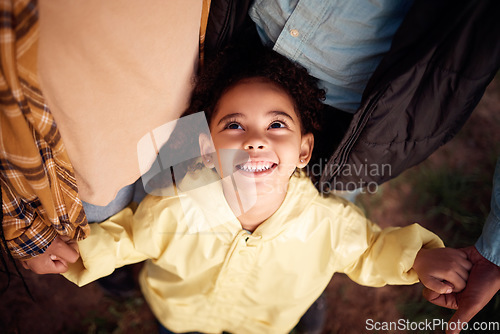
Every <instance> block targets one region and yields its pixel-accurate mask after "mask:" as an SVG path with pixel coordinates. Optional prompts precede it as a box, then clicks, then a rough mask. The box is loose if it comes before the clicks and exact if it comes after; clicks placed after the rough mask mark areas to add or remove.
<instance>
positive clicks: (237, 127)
mask: <svg viewBox="0 0 500 334" xmlns="http://www.w3.org/2000/svg"><path fill="white" fill-rule="evenodd" d="M225 128H226V129H230V130H240V129H241V130H242V129H243V128H242V127H241V125H239V124H238V123H235V122H232V123H229V124H227V125H226V126H225Z"/></svg>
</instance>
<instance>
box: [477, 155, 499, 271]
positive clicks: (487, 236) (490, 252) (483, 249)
mask: <svg viewBox="0 0 500 334" xmlns="http://www.w3.org/2000/svg"><path fill="white" fill-rule="evenodd" d="M476 248H477V250H478V251H479V253H481V255H482V256H484V257H485V258H486V259H488V260H489V261H491V262H493V263H495V264H496V265H497V266H500V159H498V161H497V166H496V168H495V176H493V190H492V194H491V211H490V214H489V215H488V218H487V219H486V223H485V225H484V228H483V234H482V235H481V236H480V237H479V239H478V241H477V242H476Z"/></svg>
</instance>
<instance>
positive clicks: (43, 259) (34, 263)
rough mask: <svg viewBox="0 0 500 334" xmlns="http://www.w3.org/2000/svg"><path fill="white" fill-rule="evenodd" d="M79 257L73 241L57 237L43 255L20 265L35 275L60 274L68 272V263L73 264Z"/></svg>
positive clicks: (64, 237) (76, 246)
mask: <svg viewBox="0 0 500 334" xmlns="http://www.w3.org/2000/svg"><path fill="white" fill-rule="evenodd" d="M79 257H80V254H79V253H78V245H77V243H76V241H75V240H73V239H70V238H68V237H66V236H57V237H56V238H55V239H54V241H52V243H51V244H50V246H49V247H47V249H46V250H45V252H44V253H43V254H40V255H38V256H36V257H34V258H31V259H29V260H26V261H22V262H21V263H22V265H23V267H24V268H25V269H29V270H31V271H33V272H34V273H36V274H60V273H64V272H66V271H67V270H68V263H75V262H76V260H78V258H79Z"/></svg>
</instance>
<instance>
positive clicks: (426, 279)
mask: <svg viewBox="0 0 500 334" xmlns="http://www.w3.org/2000/svg"><path fill="white" fill-rule="evenodd" d="M471 268H472V263H471V262H470V261H469V260H468V259H467V254H466V253H465V252H463V251H462V250H459V249H454V248H434V249H424V248H422V249H421V250H420V251H419V252H418V254H417V257H416V258H415V262H414V263H413V269H415V271H416V272H417V275H418V278H419V279H420V281H421V282H422V284H423V285H425V286H426V287H427V288H428V289H430V290H432V291H435V292H437V293H440V294H448V293H452V292H459V291H462V290H463V289H464V288H465V285H466V283H467V278H468V277H469V270H470V269H471Z"/></svg>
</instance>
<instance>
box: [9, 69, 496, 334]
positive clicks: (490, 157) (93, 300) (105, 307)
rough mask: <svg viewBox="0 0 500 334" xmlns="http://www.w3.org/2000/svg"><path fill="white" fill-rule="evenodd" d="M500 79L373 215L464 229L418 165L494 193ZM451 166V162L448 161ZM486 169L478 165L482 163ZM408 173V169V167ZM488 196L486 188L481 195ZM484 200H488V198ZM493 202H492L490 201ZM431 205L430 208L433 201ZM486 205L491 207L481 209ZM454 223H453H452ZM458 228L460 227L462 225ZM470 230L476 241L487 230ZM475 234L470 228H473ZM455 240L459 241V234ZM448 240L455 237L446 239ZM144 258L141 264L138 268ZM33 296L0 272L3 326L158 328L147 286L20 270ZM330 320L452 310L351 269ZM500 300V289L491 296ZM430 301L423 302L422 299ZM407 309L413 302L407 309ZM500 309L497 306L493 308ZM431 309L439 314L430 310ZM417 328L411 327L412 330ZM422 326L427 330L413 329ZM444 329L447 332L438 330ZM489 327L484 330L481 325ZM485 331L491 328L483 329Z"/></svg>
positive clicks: (370, 203)
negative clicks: (122, 293) (447, 219)
mask: <svg viewBox="0 0 500 334" xmlns="http://www.w3.org/2000/svg"><path fill="white" fill-rule="evenodd" d="M499 129H500V80H499V78H496V79H495V80H494V81H493V82H492V84H491V85H490V86H489V87H488V89H487V91H486V93H485V95H484V97H483V99H482V100H481V103H480V105H479V106H478V107H477V108H476V110H475V112H474V113H473V116H472V117H471V119H470V120H469V121H468V122H467V124H466V126H465V127H464V129H462V131H461V132H460V133H459V134H458V135H457V136H456V137H455V138H454V139H453V140H452V141H451V142H450V143H448V144H447V145H445V146H443V147H442V148H441V149H439V150H438V151H437V152H435V153H434V154H433V155H432V156H431V157H430V158H429V159H428V160H427V161H426V162H425V165H423V166H421V165H419V166H418V167H416V168H412V169H410V170H409V171H408V172H405V173H404V174H403V175H401V176H400V177H398V178H396V179H395V180H393V181H391V182H389V183H387V184H385V185H383V186H382V187H381V189H380V190H379V192H378V193H377V194H374V195H369V196H362V197H361V198H360V199H359V201H360V204H361V205H362V206H363V207H364V208H365V210H366V212H367V214H368V216H369V217H370V218H371V219H372V220H374V221H376V222H378V223H379V224H380V225H382V226H383V227H386V226H403V225H408V224H410V223H412V222H414V221H419V222H420V223H422V224H423V225H424V226H426V227H427V228H429V229H431V230H433V231H435V232H437V233H438V234H440V235H441V236H442V237H443V239H444V240H445V242H447V240H448V239H449V240H452V237H453V236H454V235H456V233H458V232H457V228H456V227H452V228H449V226H450V225H449V224H448V225H446V226H448V227H446V226H444V225H445V224H444V223H443V222H442V219H443V218H442V217H440V216H436V217H432V218H431V219H429V215H428V213H429V212H424V211H429V210H427V209H426V210H422V208H421V207H418V206H417V205H416V204H415V203H416V202H417V199H415V196H418V194H417V195H416V191H415V189H416V188H415V186H414V185H412V183H411V182H407V181H408V180H412V178H413V179H414V178H415V177H416V176H415V175H416V174H415V173H417V174H418V173H419V170H424V169H425V168H427V170H433V169H438V168H445V169H446V168H448V169H449V170H450V171H452V170H455V169H457V168H458V169H463V170H471V169H474V170H478V171H479V172H478V173H480V175H481V176H482V178H481V179H482V180H484V181H483V183H481V185H480V186H478V187H477V188H476V189H468V191H477V192H480V193H481V194H488V193H489V192H491V188H490V187H491V185H490V182H489V181H487V180H491V176H492V173H493V167H494V162H495V154H496V155H499V153H500V145H499V143H500V131H499ZM443 166H444V167H443ZM478 168H479V169H478ZM407 173H408V174H407ZM482 196H483V195H482ZM484 202H488V199H485V200H484ZM485 207H486V209H487V207H488V205H487V203H485ZM428 209H429V208H428ZM482 210H483V211H484V210H485V209H484V208H482ZM452 226H453V225H452ZM458 229H459V228H458ZM474 231H475V232H471V233H469V232H464V233H465V234H464V235H466V236H467V238H465V237H464V238H462V239H460V238H459V239H460V240H458V242H459V243H460V242H463V243H465V244H464V245H462V246H466V245H467V242H470V241H469V240H475V239H476V238H477V237H478V236H479V233H480V229H477V228H476V229H475V230H474ZM467 233H468V234H467ZM455 241H456V240H455ZM447 243H448V242H447ZM139 268H140V265H138V266H134V270H135V272H137V271H138V270H139ZM19 270H20V272H21V273H22V275H23V276H24V278H25V280H26V283H27V285H28V287H29V289H30V291H31V293H32V295H33V298H34V300H32V299H31V298H30V297H29V296H28V294H27V293H26V291H25V289H24V286H23V284H22V281H21V279H19V277H17V274H16V273H15V270H14V268H13V267H12V265H10V271H11V273H12V277H11V280H10V285H9V286H8V287H7V276H6V275H5V274H3V273H0V289H3V288H5V287H6V288H7V290H6V291H5V292H4V293H3V294H1V295H0V333H9V334H10V333H19V334H27V333H39V334H44V333H89V334H90V333H155V331H156V322H155V319H154V317H153V315H152V314H151V312H150V310H149V308H148V306H147V304H146V303H145V302H144V300H143V299H142V297H141V296H140V293H139V292H138V291H137V294H136V295H135V296H133V297H131V298H127V299H124V300H120V301H117V300H114V299H112V298H110V297H107V296H106V295H105V294H103V292H102V290H101V289H100V288H99V286H98V285H97V284H96V283H92V284H89V285H87V286H85V287H83V288H78V287H76V286H75V285H73V284H72V283H70V282H68V281H66V280H65V279H64V278H63V277H62V276H59V275H44V276H38V275H34V274H32V273H31V272H29V271H26V270H24V269H22V268H20V269H19ZM326 293H327V297H328V307H327V312H328V319H327V321H326V324H325V329H324V333H342V334H343V333H346V334H350V333H356V334H359V333H404V332H405V331H384V330H382V331H368V330H367V329H366V324H367V321H369V319H372V320H373V321H385V322H391V321H392V322H397V321H398V320H400V319H405V318H406V317H408V316H409V315H408V314H410V315H411V316H412V317H417V318H413V319H423V318H422V317H426V316H435V314H438V317H442V318H445V319H444V320H447V319H448V318H449V316H451V312H446V311H444V310H442V309H439V308H437V307H433V306H432V305H430V304H429V303H426V302H425V301H423V300H422V298H421V286H420V285H419V284H416V285H413V286H391V287H383V288H369V287H362V286H359V285H357V284H355V283H353V282H351V281H350V280H349V279H348V278H347V277H346V276H344V275H338V274H336V275H335V276H334V278H333V279H332V282H331V283H330V285H329V286H328V288H327V292H326ZM490 304H491V305H493V307H496V306H495V305H498V304H500V296H499V295H498V294H497V297H496V300H494V301H492V303H490ZM422 305H423V306H422ZM408 308H410V309H411V308H413V310H412V311H410V312H409V313H408ZM498 309H500V308H498ZM494 312H496V311H494ZM431 314H432V315H431ZM485 317H486V318H485V319H487V320H488V321H500V313H492V314H489V313H486V315H485ZM410 332H411V331H410ZM414 332H416V333H420V332H422V331H414ZM433 332H435V333H440V332H441V331H439V330H437V331H433ZM481 333H483V332H481ZM484 333H486V332H484Z"/></svg>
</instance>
